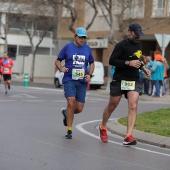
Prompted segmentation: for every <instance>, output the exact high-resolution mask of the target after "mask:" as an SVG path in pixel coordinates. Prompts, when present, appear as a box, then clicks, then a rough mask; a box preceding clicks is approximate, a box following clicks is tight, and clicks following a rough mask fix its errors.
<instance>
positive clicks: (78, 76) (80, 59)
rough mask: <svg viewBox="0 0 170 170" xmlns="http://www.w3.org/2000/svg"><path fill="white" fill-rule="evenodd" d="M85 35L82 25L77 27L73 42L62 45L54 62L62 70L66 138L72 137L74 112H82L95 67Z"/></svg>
mask: <svg viewBox="0 0 170 170" xmlns="http://www.w3.org/2000/svg"><path fill="white" fill-rule="evenodd" d="M86 37H87V30H86V29H85V28H83V27H79V28H77V29H76V32H75V35H74V38H75V40H74V42H70V43H68V44H66V45H65V46H64V47H63V49H62V50H61V51H60V53H59V55H58V58H57V60H56V62H55V65H56V67H57V68H58V69H59V70H60V71H62V72H64V77H63V80H62V83H63V86H64V95H65V97H66V99H67V108H63V109H62V110H61V113H62V115H63V116H64V119H63V123H64V125H65V126H67V134H66V135H65V138H66V139H72V125H73V119H74V114H78V113H80V112H82V110H83V108H84V103H85V96H86V89H87V83H88V82H89V81H90V78H91V77H92V74H93V71H94V67H95V65H94V58H93V56H92V52H91V49H90V47H89V46H88V45H87V44H85V39H86ZM62 60H65V66H62V64H61V61H62ZM88 64H89V67H88Z"/></svg>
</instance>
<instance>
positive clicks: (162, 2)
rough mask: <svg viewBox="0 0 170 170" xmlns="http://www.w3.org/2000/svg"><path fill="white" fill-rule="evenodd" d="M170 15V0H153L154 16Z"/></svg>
mask: <svg viewBox="0 0 170 170" xmlns="http://www.w3.org/2000/svg"><path fill="white" fill-rule="evenodd" d="M168 16H170V0H153V3H152V17H156V18H160V17H168Z"/></svg>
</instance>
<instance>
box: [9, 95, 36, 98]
mask: <svg viewBox="0 0 170 170" xmlns="http://www.w3.org/2000/svg"><path fill="white" fill-rule="evenodd" d="M10 97H19V98H21V97H22V98H34V99H35V98H37V97H35V96H31V95H29V94H17V95H12V96H10Z"/></svg>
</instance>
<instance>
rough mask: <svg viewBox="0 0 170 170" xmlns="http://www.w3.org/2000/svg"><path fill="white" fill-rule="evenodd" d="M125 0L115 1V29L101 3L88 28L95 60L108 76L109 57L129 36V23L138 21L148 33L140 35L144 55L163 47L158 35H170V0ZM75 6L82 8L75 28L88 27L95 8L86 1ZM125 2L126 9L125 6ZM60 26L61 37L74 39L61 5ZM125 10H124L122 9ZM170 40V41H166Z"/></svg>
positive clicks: (76, 0) (167, 51)
mask: <svg viewBox="0 0 170 170" xmlns="http://www.w3.org/2000/svg"><path fill="white" fill-rule="evenodd" d="M126 2H127V1H125V0H113V1H112V3H113V4H112V22H113V23H112V27H113V28H112V29H111V26H110V25H109V24H108V22H107V20H106V18H105V17H107V19H109V14H108V11H107V10H105V8H103V9H102V4H101V5H100V6H97V7H98V14H97V16H96V18H95V20H94V22H93V24H92V25H91V27H90V28H89V29H88V39H87V44H88V45H89V46H91V48H92V53H93V55H94V57H95V60H97V61H101V62H103V64H104V67H105V77H106V79H105V80H106V82H107V77H108V76H109V69H110V67H109V64H108V61H109V57H110V55H111V52H112V50H113V49H114V46H115V44H116V43H117V42H119V41H120V40H122V39H123V38H125V37H126V35H127V33H128V26H129V25H130V24H131V23H139V24H140V25H141V26H142V28H143V32H144V34H145V36H143V37H141V42H142V46H143V49H142V51H143V54H144V55H151V53H152V52H153V51H155V50H156V49H161V47H160V45H161V43H160V42H158V41H157V39H156V36H155V34H159V35H160V36H162V35H163V34H164V35H165V36H166V37H167V38H168V39H170V38H169V36H170V0H130V1H128V4H125V3H126ZM72 5H73V6H74V8H75V9H79V10H78V13H77V15H78V16H79V17H78V21H77V22H76V24H75V25H74V28H76V27H78V26H84V27H86V26H87V25H88V23H89V22H90V21H91V18H92V16H93V14H94V9H93V8H92V7H91V6H90V5H89V4H88V3H85V1H83V2H82V1H80V0H74V1H72ZM125 5H126V8H125ZM60 10H61V11H60V15H59V20H60V21H61V22H59V27H58V34H57V37H58V38H59V39H65V40H68V41H70V40H72V39H73V33H72V32H71V31H69V30H68V26H69V23H70V18H71V16H70V13H69V11H67V12H66V11H64V10H63V8H60ZM122 11H124V12H122ZM103 14H104V15H103ZM111 34H113V35H114V36H113V37H114V43H112V44H110V43H109V36H110V35H111ZM167 41H168V40H167ZM164 56H165V57H166V59H167V61H168V63H169V64H170V44H169V43H168V42H167V47H166V48H165V55H164Z"/></svg>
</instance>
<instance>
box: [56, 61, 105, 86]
mask: <svg viewBox="0 0 170 170" xmlns="http://www.w3.org/2000/svg"><path fill="white" fill-rule="evenodd" d="M94 63H95V69H94V72H93V77H92V78H91V81H90V87H92V88H100V87H101V86H103V85H104V67H103V63H102V62H99V61H95V62H94ZM63 76H64V73H63V72H61V71H60V70H57V71H56V73H55V76H54V84H55V86H56V88H60V87H61V86H62V79H63Z"/></svg>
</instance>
